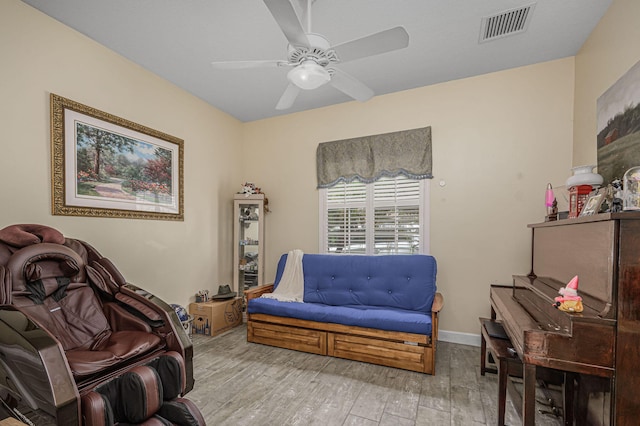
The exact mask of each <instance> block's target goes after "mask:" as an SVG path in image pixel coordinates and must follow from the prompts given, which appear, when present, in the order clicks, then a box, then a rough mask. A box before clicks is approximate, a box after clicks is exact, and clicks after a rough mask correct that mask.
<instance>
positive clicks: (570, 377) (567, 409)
mask: <svg viewBox="0 0 640 426" xmlns="http://www.w3.org/2000/svg"><path fill="white" fill-rule="evenodd" d="M575 376H576V375H575V374H574V373H564V386H563V387H562V393H563V395H562V396H563V400H564V401H563V407H562V408H563V410H562V415H563V417H564V424H565V425H567V426H572V425H573V396H574V392H575V382H574V380H575Z"/></svg>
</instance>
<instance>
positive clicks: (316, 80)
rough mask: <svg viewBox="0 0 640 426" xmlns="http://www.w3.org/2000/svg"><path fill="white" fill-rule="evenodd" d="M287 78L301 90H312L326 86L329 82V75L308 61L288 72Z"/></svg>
mask: <svg viewBox="0 0 640 426" xmlns="http://www.w3.org/2000/svg"><path fill="white" fill-rule="evenodd" d="M287 78H288V79H289V81H290V82H292V83H293V84H295V85H296V86H298V87H299V88H301V89H304V90H313V89H317V88H318V87H320V86H322V85H323V84H327V83H328V82H329V81H330V80H331V74H329V71H327V70H326V69H325V68H324V67H322V66H321V65H318V63H316V62H315V61H312V60H310V59H308V60H306V61H304V62H303V63H301V64H300V65H298V66H297V67H295V68H294V69H292V70H291V71H289V73H288V74H287Z"/></svg>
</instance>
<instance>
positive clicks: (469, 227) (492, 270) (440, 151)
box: [243, 58, 574, 334]
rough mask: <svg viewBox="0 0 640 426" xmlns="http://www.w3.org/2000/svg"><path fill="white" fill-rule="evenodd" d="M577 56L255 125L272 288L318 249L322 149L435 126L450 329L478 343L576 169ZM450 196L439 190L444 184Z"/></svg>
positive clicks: (435, 250)
mask: <svg viewBox="0 0 640 426" xmlns="http://www.w3.org/2000/svg"><path fill="white" fill-rule="evenodd" d="M573 73H574V62H573V58H567V59H562V60H557V61H553V62H548V63H542V64H537V65H532V66H528V67H523V68H518V69H513V70H508V71H503V72H498V73H492V74H488V75H483V76H479V77H474V78H468V79H464V80H457V81H453V82H449V83H444V84H439V85H434V86H429V87H423V88H419V89H414V90H409V91H406V92H401V93H395V94H390V95H385V96H378V97H375V98H373V99H372V100H370V101H368V102H366V103H358V102H349V103H345V104H341V105H337V106H332V107H327V108H323V109H318V110H313V111H308V112H301V113H296V114H290V115H286V116H283V117H277V118H272V119H267V120H262V121H256V122H251V123H246V124H245V125H244V126H243V131H244V143H243V149H244V155H243V156H244V161H245V168H244V170H245V177H246V179H248V180H250V181H253V182H255V183H256V184H258V186H261V187H262V188H263V190H264V191H265V192H266V194H267V196H268V198H269V201H270V206H271V210H272V212H271V213H269V215H267V217H266V233H267V236H266V254H267V269H266V277H265V280H266V281H268V282H269V281H271V280H273V277H274V275H275V265H276V261H277V259H278V257H279V256H280V254H282V253H283V252H286V251H288V250H292V249H294V248H300V249H302V250H304V251H305V252H317V250H318V193H317V190H316V188H315V185H316V176H315V150H316V147H317V145H318V143H319V142H324V141H331V140H336V139H344V138H350V137H356V136H363V135H369V134H377V133H385V132H391V131H396V130H403V129H411V128H416V127H422V126H432V131H433V164H434V179H433V181H432V183H431V197H430V202H431V239H430V244H431V252H432V254H433V255H434V256H435V257H436V258H437V260H438V267H439V273H438V286H439V289H440V291H441V292H442V293H443V294H444V296H445V309H444V311H443V314H442V322H441V328H442V329H443V330H449V331H457V332H466V333H475V334H477V333H478V317H479V316H481V315H488V313H489V285H490V284H491V283H510V281H511V275H512V274H514V273H524V274H526V273H528V272H529V259H530V249H529V247H530V234H529V230H528V229H527V227H526V225H527V223H532V222H539V221H542V220H544V215H545V210H544V191H545V188H546V184H547V182H552V183H553V184H554V185H560V184H562V183H564V180H565V179H566V177H567V171H568V170H569V168H570V167H571V141H572V118H573V115H572V114H573V83H574V82H573ZM441 180H442V181H444V182H445V186H444V187H440V186H439V182H440V181H441Z"/></svg>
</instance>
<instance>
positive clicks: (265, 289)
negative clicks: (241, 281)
mask: <svg viewBox="0 0 640 426" xmlns="http://www.w3.org/2000/svg"><path fill="white" fill-rule="evenodd" d="M272 291H273V284H267V285H261V286H259V287H254V288H250V289H249V290H245V291H244V297H246V299H247V303H249V300H251V299H257V298H258V297H260V296H262V295H263V294H265V293H271V292H272Z"/></svg>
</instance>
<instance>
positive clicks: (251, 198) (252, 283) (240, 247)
mask: <svg viewBox="0 0 640 426" xmlns="http://www.w3.org/2000/svg"><path fill="white" fill-rule="evenodd" d="M233 212H234V213H233V216H234V222H233V223H234V226H233V228H234V229H233V236H234V239H233V241H234V247H233V265H234V267H233V285H234V288H235V291H237V292H238V293H239V294H242V292H243V291H244V290H247V289H249V288H252V287H256V286H259V285H262V283H263V277H264V271H263V269H264V268H263V261H264V194H252V195H245V194H236V195H235V197H234V200H233Z"/></svg>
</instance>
